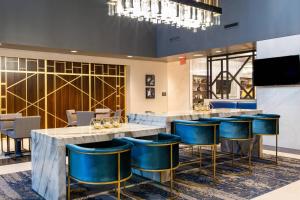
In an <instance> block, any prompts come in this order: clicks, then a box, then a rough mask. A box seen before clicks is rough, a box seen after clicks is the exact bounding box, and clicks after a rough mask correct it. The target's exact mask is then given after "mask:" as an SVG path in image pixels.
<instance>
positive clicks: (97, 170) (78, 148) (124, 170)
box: [66, 139, 132, 184]
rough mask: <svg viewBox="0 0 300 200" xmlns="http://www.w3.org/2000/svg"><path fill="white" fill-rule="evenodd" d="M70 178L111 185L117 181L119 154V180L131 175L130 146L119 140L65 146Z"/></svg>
mask: <svg viewBox="0 0 300 200" xmlns="http://www.w3.org/2000/svg"><path fill="white" fill-rule="evenodd" d="M66 147H67V149H68V150H69V162H70V163H69V169H70V176H71V177H73V178H75V179H77V180H78V181H81V182H86V183H93V184H95V183H111V182H116V181H117V180H118V154H115V153H116V152H121V153H120V175H121V180H122V179H125V178H128V177H130V175H131V158H130V153H131V152H130V149H131V148H132V144H131V143H129V142H126V141H123V140H120V139H113V140H112V141H107V142H98V143H89V144H80V145H74V144H67V145H66Z"/></svg>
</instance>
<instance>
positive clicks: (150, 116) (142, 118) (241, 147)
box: [127, 108, 262, 157]
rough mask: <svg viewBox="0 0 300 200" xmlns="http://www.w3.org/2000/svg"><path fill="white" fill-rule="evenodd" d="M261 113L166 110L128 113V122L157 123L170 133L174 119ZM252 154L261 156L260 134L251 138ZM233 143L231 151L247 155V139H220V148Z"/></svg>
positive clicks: (226, 149)
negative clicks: (242, 140) (240, 140)
mask: <svg viewBox="0 0 300 200" xmlns="http://www.w3.org/2000/svg"><path fill="white" fill-rule="evenodd" d="M259 113H262V110H256V109H223V108H220V109H211V110H210V111H186V112H168V113H147V114H146V113H137V114H129V115H128V116H127V117H128V122H130V123H138V124H147V125H157V126H163V127H165V128H166V130H167V132H169V133H171V129H172V121H174V120H178V119H180V120H197V119H199V118H210V117H231V116H238V115H243V114H247V115H255V114H259ZM252 142H253V149H252V155H253V156H257V157H259V156H261V154H262V148H261V146H262V139H261V137H260V136H256V137H255V138H254V139H253V141H252ZM232 145H233V151H234V152H235V153H237V154H241V155H247V154H248V149H249V143H248V141H244V142H239V141H234V142H233V141H222V142H221V150H222V151H223V152H231V150H232Z"/></svg>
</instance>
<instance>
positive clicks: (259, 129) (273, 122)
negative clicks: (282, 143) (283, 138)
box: [240, 114, 280, 135]
mask: <svg viewBox="0 0 300 200" xmlns="http://www.w3.org/2000/svg"><path fill="white" fill-rule="evenodd" d="M240 118H252V119H253V123H252V131H253V134H254V135H275V134H276V133H277V134H279V130H278V128H279V127H277V126H278V124H277V120H278V119H279V118H280V115H276V114H257V115H241V116H240Z"/></svg>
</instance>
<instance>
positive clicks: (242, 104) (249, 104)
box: [237, 102, 257, 109]
mask: <svg viewBox="0 0 300 200" xmlns="http://www.w3.org/2000/svg"><path fill="white" fill-rule="evenodd" d="M237 108H238V109H257V104H256V102H237Z"/></svg>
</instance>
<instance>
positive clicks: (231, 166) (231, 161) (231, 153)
mask: <svg viewBox="0 0 300 200" xmlns="http://www.w3.org/2000/svg"><path fill="white" fill-rule="evenodd" d="M231 143H232V145H231V154H232V160H231V167H233V160H234V153H233V145H234V141H233V140H232V141H231Z"/></svg>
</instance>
